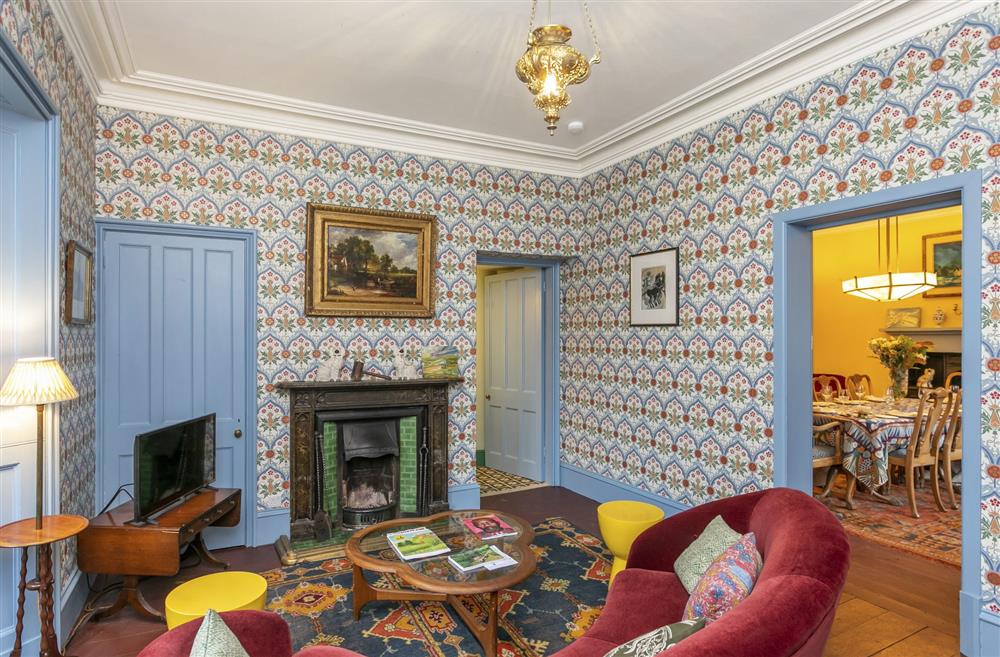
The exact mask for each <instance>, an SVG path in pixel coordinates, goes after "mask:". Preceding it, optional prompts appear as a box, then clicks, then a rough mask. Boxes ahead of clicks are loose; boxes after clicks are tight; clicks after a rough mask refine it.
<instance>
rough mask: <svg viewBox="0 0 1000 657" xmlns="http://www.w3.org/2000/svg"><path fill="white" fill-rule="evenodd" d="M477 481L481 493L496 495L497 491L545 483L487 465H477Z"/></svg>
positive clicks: (531, 486)
mask: <svg viewBox="0 0 1000 657" xmlns="http://www.w3.org/2000/svg"><path fill="white" fill-rule="evenodd" d="M476 481H477V482H479V494H480V495H495V494H497V493H506V492H509V491H512V490H522V489H525V488H535V487H537V486H541V485H543V484H542V483H541V482H538V481H535V480H534V479H528V478H527V477H522V476H520V475H516V474H510V473H509V472H504V471H503V470H497V469H495V468H488V467H486V466H485V465H480V466H477V467H476Z"/></svg>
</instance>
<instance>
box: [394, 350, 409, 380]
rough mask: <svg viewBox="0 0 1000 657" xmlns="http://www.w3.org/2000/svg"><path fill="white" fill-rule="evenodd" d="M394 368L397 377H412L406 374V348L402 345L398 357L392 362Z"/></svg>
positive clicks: (397, 353)
mask: <svg viewBox="0 0 1000 657" xmlns="http://www.w3.org/2000/svg"><path fill="white" fill-rule="evenodd" d="M392 366H393V369H394V370H395V371H394V372H393V374H395V378H397V379H408V378H410V377H408V376H406V350H405V349H403V348H402V347H400V349H399V351H397V352H396V358H395V359H393V362H392Z"/></svg>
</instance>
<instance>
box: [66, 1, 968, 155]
mask: <svg viewBox="0 0 1000 657" xmlns="http://www.w3.org/2000/svg"><path fill="white" fill-rule="evenodd" d="M56 4H57V11H56V14H57V18H58V19H60V23H62V24H63V27H64V28H65V29H66V30H67V31H68V32H71V35H70V43H71V45H74V47H75V49H77V50H78V51H79V54H80V55H81V56H82V58H83V59H84V60H86V62H87V64H88V65H89V68H90V69H91V75H92V77H93V79H94V83H95V85H96V87H97V89H98V93H97V95H98V97H99V100H100V101H101V102H106V103H109V104H113V105H119V106H123V107H131V108H133V109H152V110H154V111H163V112H164V113H179V114H186V115H192V116H194V118H206V119H217V120H224V121H225V120H228V121H229V122H234V123H238V124H244V125H251V124H253V125H251V127H262V126H274V127H275V128H276V129H285V130H288V131H295V132H299V133H307V134H325V133H329V136H331V137H338V138H342V139H345V140H347V141H356V142H360V143H373V145H380V146H395V147H398V148H401V149H412V150H417V151H421V152H428V151H429V152H434V149H433V148H431V147H430V146H420V145H419V144H417V142H422V141H425V140H426V139H428V138H430V139H439V140H445V141H452V142H455V141H457V142H462V143H463V144H464V147H465V148H466V149H468V148H472V149H479V150H481V151H483V153H484V155H481V156H480V157H476V156H475V155H474V154H472V155H470V154H467V153H462V152H456V151H454V149H446V150H445V152H440V149H437V150H438V154H442V155H453V156H459V157H461V156H463V155H464V156H465V157H469V159H473V160H479V161H493V162H497V163H505V164H506V163H510V162H508V161H506V160H511V159H513V160H514V161H515V162H517V161H519V160H518V158H519V156H520V158H521V160H523V164H524V165H525V166H527V167H529V168H537V169H545V168H551V167H544V166H538V165H537V162H535V161H536V160H537V161H543V160H550V161H551V162H553V163H560V164H552V166H562V167H564V168H569V169H573V168H575V167H578V166H579V163H578V161H579V160H580V159H581V158H584V157H586V156H588V155H593V154H594V153H597V152H598V151H600V150H602V149H607V148H608V146H609V145H612V144H615V143H616V142H617V141H619V140H621V139H623V138H625V137H628V136H631V135H633V134H635V133H637V132H639V131H641V130H643V129H645V128H647V127H649V126H650V125H652V124H654V123H662V122H663V121H664V120H665V119H669V118H671V117H674V118H676V117H675V116H674V115H676V114H677V113H678V112H680V111H682V110H687V109H689V107H690V106H692V105H695V104H697V103H701V102H703V101H704V100H705V99H707V98H709V97H711V96H713V95H718V94H719V92H723V91H726V90H729V89H730V88H732V87H733V86H734V85H739V84H744V83H745V82H746V80H747V79H748V78H752V77H757V78H762V76H761V75H760V74H761V73H763V72H767V71H768V70H769V69H772V68H776V67H777V65H778V64H780V63H781V62H782V61H785V60H787V59H789V58H791V57H797V56H799V55H801V54H803V53H806V52H808V51H812V50H816V48H817V47H818V46H819V45H822V44H827V46H828V47H835V46H836V45H837V44H838V43H839V44H840V45H841V49H842V50H843V46H845V45H847V43H848V41H847V40H846V39H845V35H847V34H848V32H849V31H852V30H853V31H855V32H860V31H861V30H862V29H863V28H864V29H868V30H869V32H872V30H876V31H875V32H873V33H872V34H869V35H867V37H868V39H869V40H870V41H872V44H873V45H874V44H876V43H878V41H879V40H878V38H877V37H879V36H882V37H884V36H885V34H886V32H887V30H888V25H889V23H887V20H888V19H889V18H892V19H894V21H895V23H898V24H901V23H902V22H903V21H906V22H907V23H912V22H913V16H912V15H908V16H907V15H904V14H905V13H906V12H904V11H902V10H903V9H905V7H904V4H906V3H902V2H900V1H899V0H867V1H866V2H861V3H856V2H855V1H854V0H823V1H818V0H816V1H812V2H809V1H802V0H744V1H742V2H738V1H735V0H699V1H692V0H671V1H659V2H657V1H650V0H632V1H624V0H623V1H619V2H608V1H600V0H592V2H591V11H592V14H593V20H594V24H595V27H596V29H597V36H598V40H599V42H600V44H601V47H602V50H603V62H602V63H601V64H600V65H598V66H596V67H594V69H593V72H592V74H591V77H590V79H589V80H588V81H587V82H585V83H584V84H583V85H578V86H574V87H571V88H570V93H571V95H572V98H573V102H572V104H571V105H570V107H569V108H567V109H566V110H564V112H563V119H562V121H561V122H560V128H559V130H558V131H557V134H556V136H555V137H550V136H549V135H548V133H547V132H546V130H545V125H544V122H543V121H542V117H541V112H539V111H538V110H537V109H535V108H534V107H533V105H532V103H531V100H532V99H531V96H530V94H529V93H528V92H527V90H526V89H525V88H524V86H523V85H522V84H521V83H520V82H519V81H518V80H517V79H516V77H515V75H514V62H515V61H516V59H517V58H518V57H519V56H520V55H521V53H522V52H523V51H524V47H525V46H524V44H525V37H526V35H527V24H528V9H529V3H528V2H527V1H526V0H524V1H517V2H514V1H493V2H476V1H472V0H450V1H447V0H424V1H406V2H403V1H395V2H388V1H385V2H378V1H368V2H358V1H341V2H333V1H329V2H322V1H311V2H305V1H299V0H284V1H279V0H272V1H264V0H257V1H250V0H244V1H235V0H229V1H219V0H201V2H197V3H195V2H184V1H172V2H168V1H151V0H94V1H90V2H73V1H71V0H60V1H59V2H57V3H56ZM946 4H947V3H934V2H911V3H909V5H910V9H909V10H908V11H909V12H910V14H912V13H913V8H914V7H916V6H917V5H921V11H922V15H923V14H928V13H936V14H940V13H941V5H946ZM953 4H962V3H953ZM539 5H540V6H539V8H538V20H537V21H536V24H537V23H539V22H542V21H543V20H545V19H546V18H547V16H546V14H547V11H548V9H547V4H546V2H545V0H542V2H540V3H539ZM930 6H933V7H934V11H933V12H932V11H931V7H930ZM551 19H552V21H554V22H562V23H565V24H567V25H569V26H570V27H572V28H573V30H574V37H573V41H572V43H573V44H574V45H576V47H577V48H579V49H580V50H582V51H583V52H584V53H585V54H587V55H590V54H591V53H592V52H593V45H592V44H591V42H590V35H589V33H588V31H587V30H586V28H585V21H584V16H583V12H582V9H581V7H580V5H579V3H578V2H577V1H576V0H556V1H555V2H553V3H552V6H551ZM879 29H880V30H881V31H880V32H879V31H877V30H879ZM850 44H851V45H853V46H857V44H856V43H855V42H854V41H850ZM880 45H883V46H884V45H888V44H886V43H885V42H884V41H882V42H881V44H880ZM819 63H825V64H826V65H827V66H828V67H829V65H830V63H831V62H829V61H826V62H823V61H822V60H820V62H819ZM799 67H800V68H807V67H806V66H805V64H799ZM778 77H779V79H781V80H784V81H787V79H788V77H789V76H788V75H782V76H778ZM728 102H729V103H730V104H732V102H734V101H733V100H729V101H728ZM199 108H200V109H201V112H200V113H199V112H198V109H199ZM248 113H253V114H255V117H254V118H253V120H251V117H250V116H249V114H248ZM195 115H198V116H195ZM571 120H582V121H583V122H584V124H585V129H584V131H583V133H582V134H579V135H572V134H570V133H569V132H568V131H567V130H566V125H567V124H568V123H569V121H571ZM318 122H325V123H326V124H328V125H327V129H326V130H323V129H320V128H319V124H318ZM338 125H339V127H340V128H341V129H340V130H339V131H338V130H337V129H335V128H337V126H338ZM297 128H298V129H297ZM373 131H374V132H373ZM379 131H381V136H382V138H381V139H380V138H377V135H376V133H379ZM394 132H398V133H402V134H403V135H404V136H401V137H400V138H399V139H393V138H391V136H390V133H394ZM369 133H371V134H369ZM378 142H382V143H378ZM415 144H417V145H415ZM491 149H492V150H494V151H498V150H503V151H505V153H506V154H505V155H504V156H503V158H500V157H499V156H494V157H492V158H491V157H489V156H486V155H485V153H486V152H488V151H489V150H491Z"/></svg>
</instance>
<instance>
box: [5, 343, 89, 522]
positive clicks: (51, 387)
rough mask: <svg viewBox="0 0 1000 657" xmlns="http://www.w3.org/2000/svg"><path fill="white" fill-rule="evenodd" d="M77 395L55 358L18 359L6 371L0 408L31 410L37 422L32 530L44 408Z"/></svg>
mask: <svg viewBox="0 0 1000 657" xmlns="http://www.w3.org/2000/svg"><path fill="white" fill-rule="evenodd" d="M78 396H79V395H78V394H77V392H76V388H74V387H73V384H72V383H71V382H70V380H69V378H68V377H67V376H66V373H65V372H63V369H62V367H60V366H59V361H57V360H56V359H55V358H49V357H42V358H20V359H18V360H17V362H15V363H14V367H12V368H10V373H9V374H8V375H7V380H6V381H4V384H3V388H0V406H31V405H34V406H35V410H36V415H37V418H38V421H37V424H38V457H37V458H36V461H37V463H36V466H37V467H36V469H37V475H36V478H35V529H41V528H42V489H43V486H42V483H43V477H44V472H45V470H44V468H43V465H42V459H43V458H44V453H45V451H44V449H43V447H44V446H43V436H44V435H45V434H44V430H45V405H46V404H54V403H56V402H62V401H69V400H70V399H76V398H77V397H78Z"/></svg>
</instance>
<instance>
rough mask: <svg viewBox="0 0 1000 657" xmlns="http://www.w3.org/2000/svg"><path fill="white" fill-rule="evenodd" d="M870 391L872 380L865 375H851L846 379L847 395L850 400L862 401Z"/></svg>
mask: <svg viewBox="0 0 1000 657" xmlns="http://www.w3.org/2000/svg"><path fill="white" fill-rule="evenodd" d="M873 394H875V393H874V392H873V391H872V378H871V377H870V376H868V375H867V374H852V375H850V376H849V377H847V395H848V396H849V397H850V398H851V399H864V398H865V397H866V396H868V395H873Z"/></svg>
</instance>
